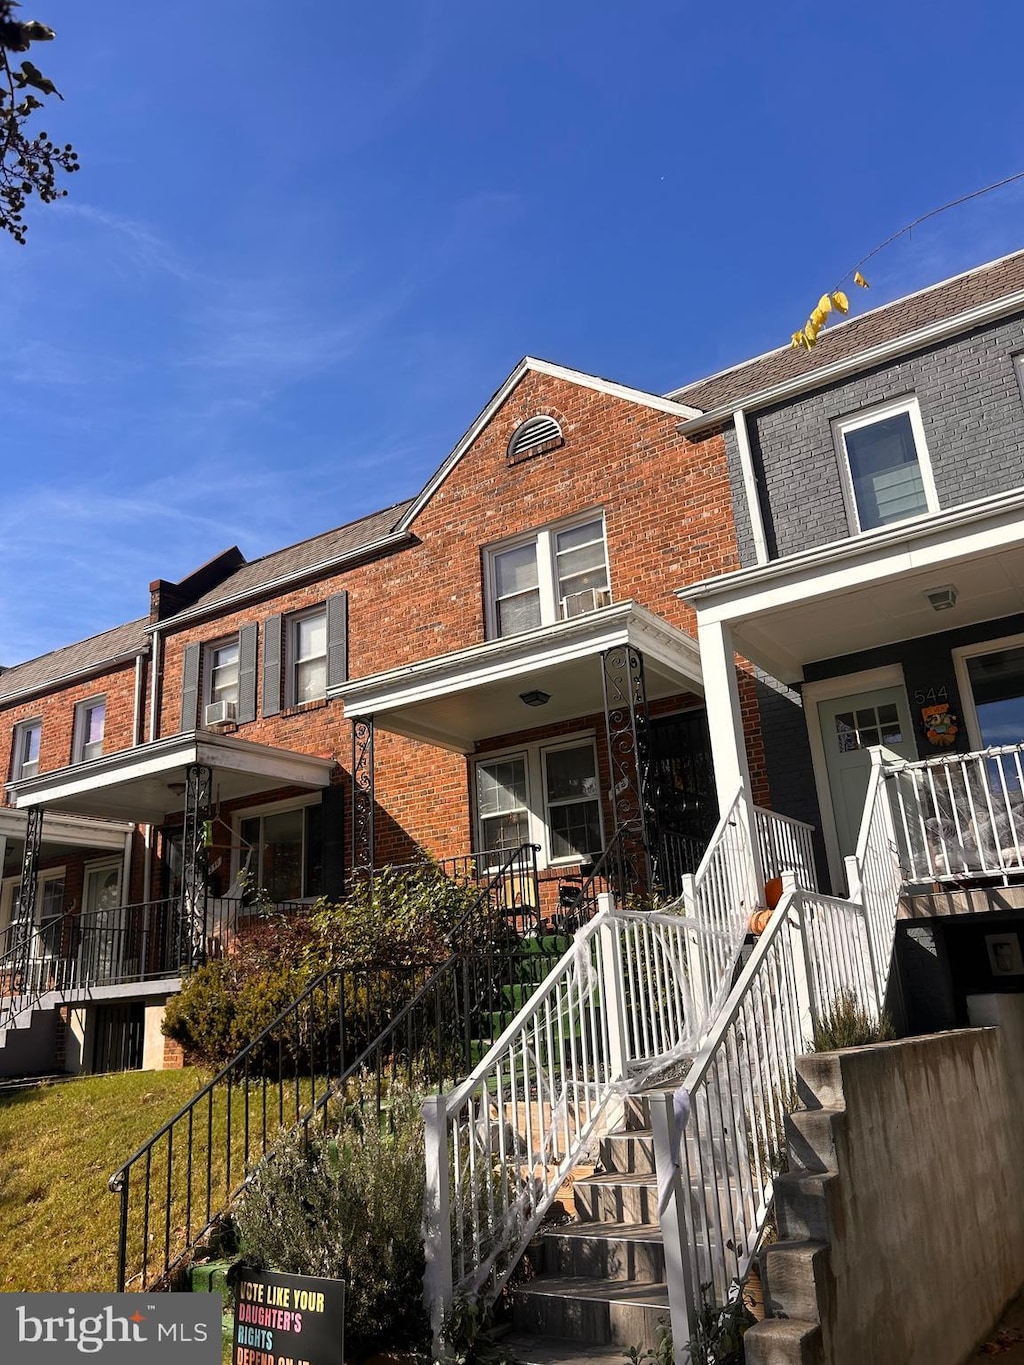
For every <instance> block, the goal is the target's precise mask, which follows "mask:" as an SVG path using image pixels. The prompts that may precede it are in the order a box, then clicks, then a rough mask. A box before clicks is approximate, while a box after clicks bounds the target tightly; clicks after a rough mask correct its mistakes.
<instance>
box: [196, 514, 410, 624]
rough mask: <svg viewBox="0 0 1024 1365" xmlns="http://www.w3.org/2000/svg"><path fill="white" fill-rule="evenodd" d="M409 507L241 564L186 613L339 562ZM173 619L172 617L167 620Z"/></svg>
mask: <svg viewBox="0 0 1024 1365" xmlns="http://www.w3.org/2000/svg"><path fill="white" fill-rule="evenodd" d="M411 505H412V499H411V498H410V499H407V500H406V501H405V502H399V503H396V504H395V505H394V507H386V508H384V510H383V511H382V512H372V513H371V514H370V515H369V516H368V517H360V519H359V520H358V521H351V522H349V523H348V525H347V526H339V527H337V528H336V529H335V530H333V531H325V532H324V533H323V534H322V535H319V536H312V537H311V538H310V539H309V540H300V541H299V542H298V544H297V545H289V546H287V547H286V548H285V549H283V550H275V551H274V552H273V553H272V554H269V555H264V556H263V558H262V559H254V560H252V561H251V562H250V563H248V564H243V565H242V566H241V568H240V569H238V570H236V572H235V573H233V574H231V575H230V577H228V578H225V580H224V581H223V583H219V584H218V585H217V587H215V588H211V589H210V591H209V592H208V593H204V594H203V596H202V597H200V598H197V600H196V601H195V602H194V603H193V604H192V606H190V607H189V608H188V611H189V614H190V615H191V614H192V613H193V612H198V611H203V610H205V609H206V608H212V607H215V606H216V605H217V604H218V603H220V602H223V601H225V600H228V599H231V598H234V597H236V596H238V595H239V594H247V593H252V594H254V595H255V594H257V593H259V591H260V589H261V588H264V587H266V586H268V585H270V584H272V583H275V582H276V581H277V580H278V579H280V578H285V577H288V576H290V575H292V574H300V573H302V571H303V570H304V569H314V568H316V566H317V565H318V564H323V563H324V562H325V561H328V562H329V561H330V560H333V559H339V558H340V557H341V556H343V555H346V554H351V553H352V552H354V551H357V550H359V549H361V548H362V547H363V546H364V545H369V544H371V543H372V542H373V541H375V540H379V539H380V538H381V536H386V535H387V534H388V532H389V531H392V530H394V528H395V525H396V523H397V522H398V521H400V520H401V518H402V515H403V513H404V512H405V511H406V509H407V508H409V507H410V506H411ZM171 619H173V618H171Z"/></svg>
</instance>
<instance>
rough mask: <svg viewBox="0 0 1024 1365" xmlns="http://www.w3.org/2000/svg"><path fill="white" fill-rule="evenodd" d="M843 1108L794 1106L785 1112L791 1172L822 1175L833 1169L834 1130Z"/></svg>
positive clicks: (842, 1117)
mask: <svg viewBox="0 0 1024 1365" xmlns="http://www.w3.org/2000/svg"><path fill="white" fill-rule="evenodd" d="M845 1123H846V1110H845V1109H797V1110H796V1111H795V1112H794V1113H792V1114H787V1115H786V1120H785V1126H786V1143H787V1146H788V1149H789V1160H790V1167H791V1170H792V1171H793V1174H799V1173H800V1172H806V1173H807V1174H809V1175H815V1174H817V1175H821V1174H824V1173H825V1172H826V1171H834V1170H835V1169H836V1134H837V1133H838V1132H840V1131H841V1130H842V1128H843V1126H844V1125H845Z"/></svg>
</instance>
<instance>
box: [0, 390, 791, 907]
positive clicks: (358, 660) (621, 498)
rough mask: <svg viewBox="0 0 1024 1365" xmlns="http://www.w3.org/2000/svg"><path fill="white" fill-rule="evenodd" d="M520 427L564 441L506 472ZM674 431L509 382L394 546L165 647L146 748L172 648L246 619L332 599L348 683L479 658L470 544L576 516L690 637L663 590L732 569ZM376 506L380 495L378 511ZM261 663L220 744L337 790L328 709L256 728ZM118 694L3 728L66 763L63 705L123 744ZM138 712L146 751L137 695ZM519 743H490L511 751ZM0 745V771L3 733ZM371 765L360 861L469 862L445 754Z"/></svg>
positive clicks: (480, 623)
mask: <svg viewBox="0 0 1024 1365" xmlns="http://www.w3.org/2000/svg"><path fill="white" fill-rule="evenodd" d="M536 413H546V414H550V415H552V416H554V417H556V418H557V419H558V421H559V423H560V425H561V427H562V431H563V433H564V436H565V444H564V445H563V446H562V447H560V448H559V449H556V450H553V451H549V452H547V453H545V454H542V455H539V456H537V457H536V458H533V459H530V460H527V461H525V462H522V463H520V464H517V465H514V466H512V467H509V465H508V464H507V461H506V448H507V445H508V440H509V437H510V436H511V434H512V432H513V430H514V429H515V428H516V427H517V426H518V424H519V423H520V422H521V421H522V420H524V419H525V418H527V417H529V416H533V415H534V414H536ZM678 422H679V417H678V416H676V415H674V414H671V413H665V412H661V411H659V410H656V409H653V408H648V407H643V406H639V405H636V404H633V403H631V402H629V401H627V400H625V399H623V398H620V397H615V396H612V395H608V394H604V393H600V392H597V391H595V390H593V389H591V388H588V387H584V386H580V385H575V384H573V383H570V382H568V381H566V380H563V379H560V378H556V377H552V376H549V375H544V374H539V373H536V372H532V371H531V372H529V373H527V374H526V375H525V376H524V378H523V379H522V381H521V382H520V383H519V385H518V386H517V387H516V389H515V390H514V391H513V393H512V394H511V395H510V396H509V397H508V398H507V399H506V401H505V402H504V403H503V405H502V406H501V408H500V409H499V410H498V412H497V413H496V414H495V415H494V416H493V418H492V419H491V421H490V422H489V423H488V425H487V426H486V427H485V428H484V430H483V431H482V432H481V433H480V434H479V435H478V437H477V438H476V440H475V441H474V443H473V445H472V447H471V448H470V449H469V450H468V451H467V453H466V454H465V455H464V456H463V458H462V459H461V461H460V462H459V464H458V465H457V466H456V467H455V469H454V470H453V471H452V472H451V473H450V475H449V476H448V478H447V479H446V480H445V481H444V483H443V484H442V485H441V487H440V488H439V489H438V490H437V491H436V492H435V494H434V496H433V498H432V499H431V501H430V502H429V503H428V504H427V506H426V507H425V508H424V510H423V511H422V512H421V513H420V515H419V517H418V518H417V520H416V522H415V524H414V526H413V531H414V533H415V536H416V537H417V539H416V541H415V542H414V543H413V544H412V545H411V546H409V547H408V548H404V549H401V550H397V551H394V552H391V553H388V554H387V555H385V556H382V557H380V558H378V559H376V560H374V561H373V562H371V563H368V564H364V565H360V566H357V567H355V568H353V569H351V570H349V571H348V572H346V573H343V574H339V575H334V576H332V577H330V578H326V579H323V580H321V581H319V582H317V583H315V584H312V585H309V586H307V587H302V588H297V589H293V590H291V591H289V592H287V593H282V594H280V595H278V596H273V597H267V598H266V599H265V600H264V601H262V602H260V603H257V604H251V605H248V606H246V607H245V608H244V609H242V610H238V611H231V612H226V613H224V614H223V615H221V616H219V617H217V619H216V620H211V621H207V622H204V623H200V624H195V625H189V626H186V627H185V628H183V629H180V630H178V631H168V632H165V633H164V634H163V636H162V658H161V677H160V684H159V686H160V694H159V695H160V704H159V729H158V734H159V736H160V737H163V736H168V735H173V734H176V733H177V732H178V730H179V727H180V710H181V679H182V668H183V661H184V654H185V649H186V647H187V646H188V645H189V644H191V643H193V642H200V643H211V642H213V641H216V640H218V639H220V638H223V637H224V636H226V635H229V634H231V633H233V632H235V631H237V630H238V629H239V628H240V627H241V626H242V625H245V624H247V623H248V622H251V621H258V622H260V623H261V624H262V622H263V620H264V619H266V618H267V617H268V616H271V615H276V614H286V613H290V612H295V611H300V610H303V609H305V608H308V607H311V606H314V605H317V604H320V603H322V602H324V601H325V600H326V599H327V597H328V596H330V595H331V594H332V593H334V592H336V591H338V590H340V589H345V590H347V591H348V593H349V662H350V675H351V676H352V677H353V678H358V677H362V676H366V675H368V674H372V673H377V672H380V671H383V670H386V669H389V668H394V667H397V666H400V665H403V664H408V663H412V662H414V661H416V660H419V659H424V658H430V657H434V656H437V655H441V654H445V653H448V652H449V651H452V650H455V649H460V648H463V647H466V646H469V645H475V644H479V643H480V642H482V641H483V639H484V602H483V596H484V594H483V584H482V568H481V565H482V559H481V547H482V546H486V545H492V544H494V543H495V542H498V541H502V540H504V539H506V538H508V537H510V536H513V535H516V534H519V533H522V532H527V531H530V530H532V529H534V528H539V527H541V526H544V525H548V524H550V523H552V522H557V521H560V520H562V519H564V518H567V517H570V516H573V515H576V514H578V513H581V512H585V511H587V510H590V509H593V510H601V511H603V513H604V517H605V524H606V530H607V542H608V559H609V566H610V575H611V588H612V594H613V598H614V599H615V600H617V601H623V600H625V599H627V598H633V599H635V600H636V601H638V602H640V603H642V604H643V605H644V606H646V607H648V608H649V609H651V610H652V611H654V612H655V613H657V614H658V615H659V616H661V617H662V618H664V619H665V620H667V621H669V622H671V623H672V624H673V625H675V626H677V627H679V628H680V629H682V630H684V631H687V632H689V633H691V634H692V633H693V630H694V621H693V613H692V611H691V610H690V608H688V607H687V606H685V605H684V604H683V603H682V602H680V601H679V599H678V598H677V597H676V596H675V590H676V589H677V588H678V587H679V586H680V585H681V584H682V583H684V582H687V581H693V580H694V579H696V578H701V577H705V576H708V575H711V574H715V573H720V572H726V571H728V570H730V569H735V568H737V567H738V565H739V558H738V552H737V546H736V538H735V534H734V528H733V518H732V500H731V493H730V488H729V481H728V474H727V467H726V457H725V449H724V445H723V442H722V439H721V437H720V436H712V437H709V438H708V439H707V440H704V441H697V442H694V441H690V440H687V439H685V438H683V437H681V436H680V435H679V433H678V431H677V430H676V427H677V425H678ZM386 496H387V490H383V489H382V498H381V501H382V502H383V501H385V500H386ZM262 661H263V638H262V630H261V634H260V650H259V656H258V668H257V719H256V720H254V721H252V722H251V723H248V724H245V725H242V726H239V727H238V730H237V734H238V736H239V737H240V738H243V739H247V740H251V741H254V742H256V743H261V744H268V745H274V746H280V747H283V748H287V749H293V750H297V751H301V752H306V753H311V754H316V755H319V756H323V757H327V758H332V759H334V760H335V762H337V763H338V765H339V770H338V774H337V780H339V781H343V782H347V780H348V778H347V770H348V767H349V765H350V755H351V726H350V724H349V723H348V722H347V721H346V719H345V715H344V709H343V707H342V705H341V703H340V702H336V701H331V702H323V703H313V704H311V705H307V706H305V707H298V708H292V709H291V710H286V711H283V712H281V713H280V714H278V715H276V716H273V717H270V718H263V717H262V716H261V715H260V714H259V712H260V711H261V710H262ZM148 685H149V684H147V686H148ZM133 686H134V672H133V668H132V666H131V665H128V666H124V667H121V668H119V669H116V670H112V671H111V673H110V675H109V676H108V677H107V678H105V679H104V680H102V681H99V680H97V681H92V682H89V683H86V684H81V685H76V686H74V687H69V688H65V689H62V690H60V691H59V692H57V693H55V694H54V695H52V696H51V697H48V698H46V699H45V701H44V702H42V703H40V702H28V703H25V704H23V705H21V706H18V707H15V708H11V709H10V710H9V712H8V714H7V717H6V718H5V719H6V720H7V722H8V723H9V722H12V721H17V720H19V719H22V718H27V717H31V716H34V715H38V714H42V715H43V717H44V726H43V738H42V753H41V763H40V771H49V770H52V769H53V768H59V767H63V766H65V765H66V764H67V763H68V761H69V759H70V755H71V742H72V726H73V717H74V703H75V702H76V701H78V700H80V699H82V698H85V697H88V696H92V695H95V694H96V693H98V692H100V691H105V692H106V694H107V708H108V709H107V722H106V723H107V731H106V738H105V745H104V751H105V752H108V753H109V752H113V751H114V750H115V749H121V748H126V747H128V745H129V744H130V743H131V739H132V694H133ZM743 714H744V722H745V725H746V727H747V730H748V738H749V745H750V755H751V769H752V776H753V777H754V783H755V797H756V799H758V800H759V801H764V802H767V800H768V792H767V781H766V777H765V773H764V757H763V751H762V749H761V747H760V740H759V730H758V724H759V722H758V714H757V702H756V698H755V696H754V692H753V687H752V684H749V683H748V682H747V681H745V682H744V690H743ZM144 715H145V716H146V733H147V737H148V715H149V704H148V698H147V701H146V704H145V710H144ZM595 723H597V724H598V727H599V728H600V726H603V718H601V717H599V718H597V721H596V722H595V720H594V718H593V717H591V718H589V719H581V720H580V721H575V722H572V723H570V724H569V726H568V729H570V730H576V729H580V728H582V727H583V726H585V725H587V724H595ZM521 733H522V732H517V733H516V734H515V735H511V736H504V737H502V740H501V741H500V742H501V743H511V742H514V741H515V740H516V739H517V738H518V737H519V734H521ZM498 742H499V741H497V740H495V741H494V743H498ZM5 743H6V744H7V753H6V762H7V767H8V771H9V768H10V733H9V730H8V733H7V734H6V735H5ZM601 747H602V746H601V745H599V750H600V748H601ZM376 757H377V761H376V798H377V802H378V811H377V835H378V849H377V856H378V858H380V859H382V858H399V859H401V858H404V857H408V856H410V854H411V853H412V851H413V849H414V848H415V847H417V846H418V847H421V848H424V849H426V850H427V851H429V852H430V853H433V854H435V855H437V856H444V855H446V854H450V853H453V852H458V851H463V850H465V849H467V848H469V847H470V845H471V844H472V842H473V836H472V831H471V827H470V815H469V802H468V782H469V778H468V772H467V766H466V762H465V760H464V759H463V758H462V757H461V756H459V755H456V754H452V753H449V752H446V751H444V750H441V749H436V748H432V747H431V746H429V745H426V744H419V743H415V742H413V741H410V740H406V739H404V738H401V737H399V736H396V735H391V734H388V733H387V732H385V731H383V730H381V729H378V732H377V738H376ZM249 804H255V803H249ZM137 862H139V863H141V849H140V850H139V852H138V856H137ZM139 876H140V874H139V873H138V872H136V873H134V874H133V891H134V888H135V886H136V883H138V884H139V885H140V886H141V883H139Z"/></svg>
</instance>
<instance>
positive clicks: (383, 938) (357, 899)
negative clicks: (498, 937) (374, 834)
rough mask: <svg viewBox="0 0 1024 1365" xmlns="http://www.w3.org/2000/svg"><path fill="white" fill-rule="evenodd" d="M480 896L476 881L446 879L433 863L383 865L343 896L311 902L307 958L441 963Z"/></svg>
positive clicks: (344, 963)
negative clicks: (406, 866)
mask: <svg viewBox="0 0 1024 1365" xmlns="http://www.w3.org/2000/svg"><path fill="white" fill-rule="evenodd" d="M479 895H480V888H479V887H478V886H477V885H476V883H475V882H472V881H469V880H466V879H460V880H455V879H453V878H451V877H447V876H445V875H444V873H443V872H442V871H441V869H440V868H439V867H438V866H437V865H436V864H435V863H425V864H424V865H423V867H422V868H414V869H412V870H409V869H399V868H390V867H386V868H384V869H383V870H382V871H380V872H377V873H375V874H374V876H373V880H372V883H371V882H370V881H368V880H363V881H358V882H356V883H355V885H354V886H353V887H352V890H351V892H350V893H349V894H348V895H347V896H346V897H345V899H344V900H342V901H339V902H337V903H332V902H330V901H319V902H318V903H317V904H316V906H315V907H314V910H313V915H312V920H311V924H312V929H313V935H314V937H313V939H312V941H311V942H310V944H309V945H308V947H307V949H306V953H307V957H310V956H313V957H315V958H316V960H317V961H318V962H319V963H320V964H321V965H331V966H335V967H357V966H361V965H364V964H367V963H376V964H379V965H382V966H394V967H408V966H415V965H418V964H422V963H434V962H437V963H440V962H443V961H444V960H445V959H446V958H447V957H448V955H449V953H450V951H451V949H450V948H449V947H448V945H447V942H446V936H447V935H448V934H449V933H450V932H451V931H452V930H453V929H454V928H455V926H456V925H457V924H458V923H459V922H460V920H462V919H463V918H464V917H465V916H466V915H467V914H468V913H469V911H470V910H471V909H472V907H473V906H474V905H475V904H476V902H477V899H478V898H479Z"/></svg>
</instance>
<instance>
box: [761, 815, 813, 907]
mask: <svg viewBox="0 0 1024 1365" xmlns="http://www.w3.org/2000/svg"><path fill="white" fill-rule="evenodd" d="M754 824H755V827H756V829H757V846H758V849H759V851H760V854H761V870H762V871H763V873H764V875H765V877H766V878H768V877H781V876H782V874H783V873H784V872H792V873H793V874H794V876H795V877H796V879H797V881H798V882H799V884H800V885H801V886H806V887H807V888H808V889H809V890H812V891H814V890H817V886H818V874H817V871H816V869H815V865H814V844H813V843H812V839H811V836H812V832H813V827H812V826H811V825H808V824H805V823H804V821H803V820H794V819H793V818H792V816H789V815H779V813H778V812H777V811H773V810H765V809H764V808H763V807H761V806H755V807H754Z"/></svg>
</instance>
